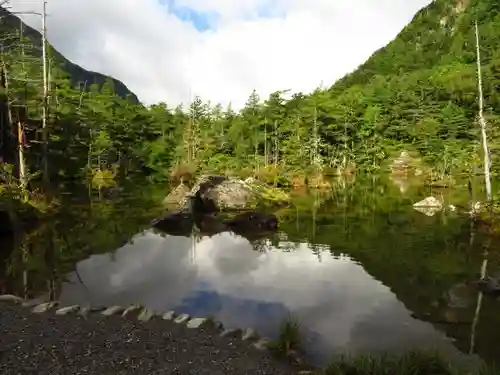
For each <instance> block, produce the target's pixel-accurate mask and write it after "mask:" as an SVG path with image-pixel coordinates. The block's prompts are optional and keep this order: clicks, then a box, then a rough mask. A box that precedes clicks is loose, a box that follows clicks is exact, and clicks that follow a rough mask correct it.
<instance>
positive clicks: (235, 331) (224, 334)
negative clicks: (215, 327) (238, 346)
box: [220, 328, 243, 338]
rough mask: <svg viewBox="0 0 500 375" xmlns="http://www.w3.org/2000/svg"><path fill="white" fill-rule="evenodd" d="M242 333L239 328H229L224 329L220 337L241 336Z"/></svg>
mask: <svg viewBox="0 0 500 375" xmlns="http://www.w3.org/2000/svg"><path fill="white" fill-rule="evenodd" d="M242 334H243V332H242V331H241V329H240V328H229V329H225V330H224V331H223V332H222V333H221V334H220V335H221V336H222V337H232V338H235V337H241V336H242Z"/></svg>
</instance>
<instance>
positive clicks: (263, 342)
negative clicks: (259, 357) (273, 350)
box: [253, 337, 272, 350]
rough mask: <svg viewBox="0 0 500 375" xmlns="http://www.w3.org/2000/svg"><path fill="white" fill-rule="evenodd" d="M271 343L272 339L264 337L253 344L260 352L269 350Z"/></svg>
mask: <svg viewBox="0 0 500 375" xmlns="http://www.w3.org/2000/svg"><path fill="white" fill-rule="evenodd" d="M271 342H272V340H271V339H269V338H267V337H263V338H261V339H259V340H257V342H255V343H254V344H253V346H255V347H256V348H257V349H259V350H267V349H268V348H269V344H270V343H271Z"/></svg>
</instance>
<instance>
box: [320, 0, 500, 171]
mask: <svg viewBox="0 0 500 375" xmlns="http://www.w3.org/2000/svg"><path fill="white" fill-rule="evenodd" d="M476 20H477V22H478V25H479V42H480V51H481V60H482V73H483V83H484V92H485V105H486V112H487V114H488V120H489V124H490V128H489V130H488V131H489V132H490V135H491V141H492V146H493V149H494V148H496V147H497V136H498V134H497V132H496V130H495V128H496V126H495V124H498V121H499V120H498V115H499V113H500V96H499V95H498V85H499V84H500V53H499V51H498V46H499V45H500V2H498V1H494V0H435V1H433V2H432V3H431V4H430V5H429V6H428V7H426V8H424V9H422V10H421V11H419V12H418V13H417V14H416V15H415V17H414V19H413V20H412V22H411V23H410V24H409V25H407V26H406V27H405V28H404V29H403V30H402V31H401V33H400V34H399V35H398V36H397V37H396V38H395V39H394V40H393V41H392V42H390V43H389V44H388V45H387V46H386V47H384V48H382V49H380V50H379V51H377V52H376V53H374V54H373V55H372V56H371V57H370V58H369V59H368V61H366V62H365V63H364V64H363V65H361V66H360V67H359V68H358V69H357V70H356V71H354V72H353V73H351V74H349V75H347V76H346V77H344V78H343V79H341V80H340V81H339V82H337V83H336V84H335V85H333V86H332V87H331V88H330V89H329V92H330V94H331V96H330V100H331V103H333V102H335V106H337V107H339V106H341V107H343V109H341V110H340V112H341V114H340V117H341V118H343V119H344V120H345V119H348V121H347V123H348V124H350V125H351V126H352V127H353V128H354V129H356V133H357V134H358V135H359V134H360V133H370V134H371V135H370V137H373V136H374V135H375V134H378V135H379V137H380V138H383V139H384V140H383V141H382V142H379V143H378V144H384V145H385V146H386V147H385V151H390V150H391V149H392V147H391V146H396V147H399V146H401V144H402V143H403V144H404V145H405V147H408V148H410V149H413V150H417V151H419V152H420V153H421V154H422V155H423V156H424V158H425V159H426V160H427V161H428V162H430V163H431V164H432V165H434V166H435V167H438V168H440V169H441V171H442V172H445V173H449V172H451V171H452V170H454V169H456V168H458V169H465V170H468V169H469V168H470V163H471V162H472V161H473V160H472V159H471V156H474V155H476V156H479V155H478V150H476V148H477V147H475V146H477V144H476V143H477V141H478V140H479V136H478V132H477V130H478V126H477V123H476V121H475V117H476V115H477V111H478V105H477V103H478V95H477V91H478V89H477V66H476V35H475V28H474V24H475V21H476ZM330 113H331V112H330ZM360 130H361V132H360ZM493 167H495V163H494V164H493Z"/></svg>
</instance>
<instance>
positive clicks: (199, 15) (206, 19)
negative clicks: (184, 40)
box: [161, 0, 219, 31]
mask: <svg viewBox="0 0 500 375" xmlns="http://www.w3.org/2000/svg"><path fill="white" fill-rule="evenodd" d="M161 2H162V3H163V4H164V5H165V6H166V7H167V8H168V12H169V13H171V14H173V15H175V16H176V17H177V18H179V19H180V20H181V21H184V22H189V23H191V24H192V25H193V26H194V27H195V28H196V30H198V31H206V30H210V29H212V28H213V27H214V24H215V22H216V21H217V18H218V17H219V15H218V14H217V13H215V12H198V11H196V10H194V9H191V8H189V7H186V6H182V5H179V4H177V2H176V1H175V0H162V1H161Z"/></svg>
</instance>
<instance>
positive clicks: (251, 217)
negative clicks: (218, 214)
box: [225, 212, 278, 233]
mask: <svg viewBox="0 0 500 375" xmlns="http://www.w3.org/2000/svg"><path fill="white" fill-rule="evenodd" d="M225 224H226V225H227V226H228V227H229V228H231V230H233V231H234V232H235V233H240V232H242V233H245V232H262V231H275V230H276V229H278V219H277V218H276V216H275V215H272V214H265V213H262V212H244V213H242V214H239V215H237V216H235V217H234V218H233V219H230V220H227V221H226V222H225Z"/></svg>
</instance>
